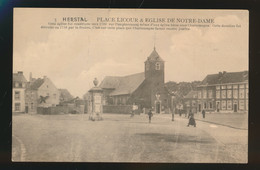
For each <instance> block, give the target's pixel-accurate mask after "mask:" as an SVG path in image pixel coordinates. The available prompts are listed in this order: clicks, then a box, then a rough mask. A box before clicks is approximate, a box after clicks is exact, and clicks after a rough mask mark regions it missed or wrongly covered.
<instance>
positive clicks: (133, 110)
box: [131, 103, 135, 117]
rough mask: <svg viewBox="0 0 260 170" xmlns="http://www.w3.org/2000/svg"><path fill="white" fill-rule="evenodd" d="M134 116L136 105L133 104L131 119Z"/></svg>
mask: <svg viewBox="0 0 260 170" xmlns="http://www.w3.org/2000/svg"><path fill="white" fill-rule="evenodd" d="M134 115H135V103H133V106H132V112H131V117H134Z"/></svg>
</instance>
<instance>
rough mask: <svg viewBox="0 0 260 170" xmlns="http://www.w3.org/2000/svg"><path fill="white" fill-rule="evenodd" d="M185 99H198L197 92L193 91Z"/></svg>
mask: <svg viewBox="0 0 260 170" xmlns="http://www.w3.org/2000/svg"><path fill="white" fill-rule="evenodd" d="M184 98H197V92H196V91H194V90H191V91H190V92H189V93H188V94H187V95H186V96H184Z"/></svg>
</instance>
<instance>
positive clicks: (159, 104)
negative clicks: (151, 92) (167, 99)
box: [155, 102, 161, 113]
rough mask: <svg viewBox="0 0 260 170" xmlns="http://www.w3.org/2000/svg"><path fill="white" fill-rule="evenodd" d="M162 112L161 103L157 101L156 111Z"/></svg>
mask: <svg viewBox="0 0 260 170" xmlns="http://www.w3.org/2000/svg"><path fill="white" fill-rule="evenodd" d="M160 112H161V103H160V102H156V104H155V113H160Z"/></svg>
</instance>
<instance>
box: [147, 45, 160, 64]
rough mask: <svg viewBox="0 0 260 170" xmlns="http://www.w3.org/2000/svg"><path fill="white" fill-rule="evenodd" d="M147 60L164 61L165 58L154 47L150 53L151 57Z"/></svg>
mask: <svg viewBox="0 0 260 170" xmlns="http://www.w3.org/2000/svg"><path fill="white" fill-rule="evenodd" d="M146 61H163V59H162V58H161V57H160V56H159V54H158V53H157V51H156V49H155V47H154V49H153V51H152V53H151V54H150V55H149V57H147V60H146Z"/></svg>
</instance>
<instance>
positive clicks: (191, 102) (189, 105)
mask: <svg viewBox="0 0 260 170" xmlns="http://www.w3.org/2000/svg"><path fill="white" fill-rule="evenodd" d="M197 98H198V94H197V91H194V90H191V91H190V92H189V93H188V94H187V95H186V96H184V99H183V101H184V110H185V111H186V113H189V112H190V111H192V113H197V102H198V101H197Z"/></svg>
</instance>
